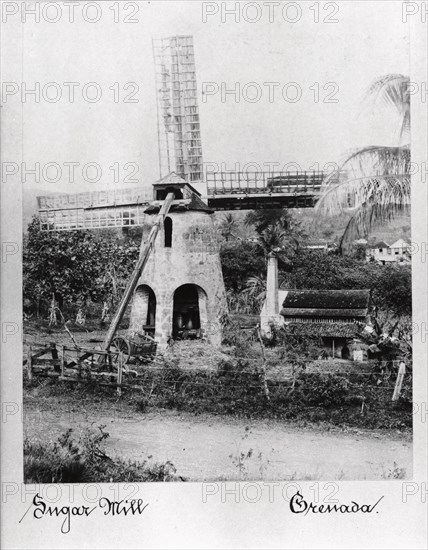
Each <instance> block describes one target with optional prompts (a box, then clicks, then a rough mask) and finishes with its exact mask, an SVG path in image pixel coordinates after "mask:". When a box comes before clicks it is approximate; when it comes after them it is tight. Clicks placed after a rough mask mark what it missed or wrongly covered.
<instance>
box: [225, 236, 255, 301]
mask: <svg viewBox="0 0 428 550" xmlns="http://www.w3.org/2000/svg"><path fill="white" fill-rule="evenodd" d="M220 260H221V267H222V271H223V279H224V284H225V286H226V290H231V291H233V292H239V291H241V290H242V289H243V288H244V287H245V285H246V282H247V279H248V277H251V276H253V275H258V276H260V275H262V276H263V275H264V274H265V273H266V261H265V256H264V252H263V248H262V247H261V246H260V245H259V244H258V243H253V242H248V241H240V242H237V241H229V242H225V243H223V244H222V246H221V248H220Z"/></svg>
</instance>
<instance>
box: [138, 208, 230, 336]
mask: <svg viewBox="0 0 428 550" xmlns="http://www.w3.org/2000/svg"><path fill="white" fill-rule="evenodd" d="M169 217H170V218H171V220H172V243H171V247H166V246H165V230H164V228H162V229H161V231H160V232H159V234H158V237H157V239H156V242H155V245H154V248H153V250H152V253H151V255H150V258H149V260H148V262H147V265H146V267H145V269H144V272H143V274H142V276H141V278H140V281H139V282H138V286H137V290H138V287H139V286H140V285H148V286H149V287H150V288H151V289H152V290H153V292H154V294H155V297H156V332H155V338H156V339H157V340H158V341H159V343H160V344H161V345H165V344H166V343H167V341H168V339H169V337H170V336H171V335H172V323H173V302H174V292H175V291H176V290H177V288H179V287H181V286H182V285H186V284H194V285H197V290H198V298H199V313H200V320H201V328H202V329H203V330H204V333H205V335H206V337H207V340H208V341H209V342H211V343H213V344H215V345H219V344H220V343H221V338H222V331H221V318H222V316H223V315H224V313H226V311H227V303H226V293H225V288H224V282H223V274H222V270H221V263H220V256H219V250H218V243H217V238H216V232H215V228H214V223H213V219H212V216H211V215H210V214H208V213H206V212H201V211H185V212H171V213H170V214H169ZM146 311H147V308H146V305H145V303H144V302H143V301H141V300H134V302H133V305H132V310H131V325H133V326H134V327H135V326H136V325H137V324H138V323H140V324H141V325H143V324H144V322H145V319H144V315H145V312H146Z"/></svg>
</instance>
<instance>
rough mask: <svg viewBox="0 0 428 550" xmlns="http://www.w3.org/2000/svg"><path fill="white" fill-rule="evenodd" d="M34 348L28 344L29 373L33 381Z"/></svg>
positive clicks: (29, 377) (29, 378)
mask: <svg viewBox="0 0 428 550" xmlns="http://www.w3.org/2000/svg"><path fill="white" fill-rule="evenodd" d="M32 353H33V350H32V348H31V346H28V358H27V374H28V380H29V381H31V380H32V379H33V370H32V369H33V358H32V355H31V354H32Z"/></svg>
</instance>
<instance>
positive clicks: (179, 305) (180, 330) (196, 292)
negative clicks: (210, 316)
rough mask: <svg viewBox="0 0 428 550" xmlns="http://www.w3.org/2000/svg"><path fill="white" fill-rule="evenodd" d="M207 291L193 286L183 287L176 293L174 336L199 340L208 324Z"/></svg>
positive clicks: (173, 320)
mask: <svg viewBox="0 0 428 550" xmlns="http://www.w3.org/2000/svg"><path fill="white" fill-rule="evenodd" d="M206 299H207V295H206V293H205V291H204V290H203V289H202V288H201V287H199V286H197V285H193V284H187V285H182V286H180V287H178V288H177V289H176V291H175V292H174V306H173V319H172V336H173V338H174V339H177V338H186V337H189V338H199V337H200V336H201V328H202V325H203V324H204V323H206Z"/></svg>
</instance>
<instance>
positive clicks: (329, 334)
mask: <svg viewBox="0 0 428 550" xmlns="http://www.w3.org/2000/svg"><path fill="white" fill-rule="evenodd" d="M281 295H282V296H281V298H282V309H281V310H280V315H281V317H282V318H283V320H284V324H283V327H284V330H285V331H286V332H287V333H288V334H292V335H296V336H308V337H318V338H320V339H321V341H322V342H323V343H324V345H325V347H327V348H329V349H330V350H331V354H332V355H333V356H334V357H341V358H342V359H348V358H349V357H350V346H351V344H352V343H353V340H354V338H356V336H357V332H358V324H359V323H367V322H369V321H370V316H371V313H372V312H373V303H372V299H371V293H370V290H282V291H281Z"/></svg>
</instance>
